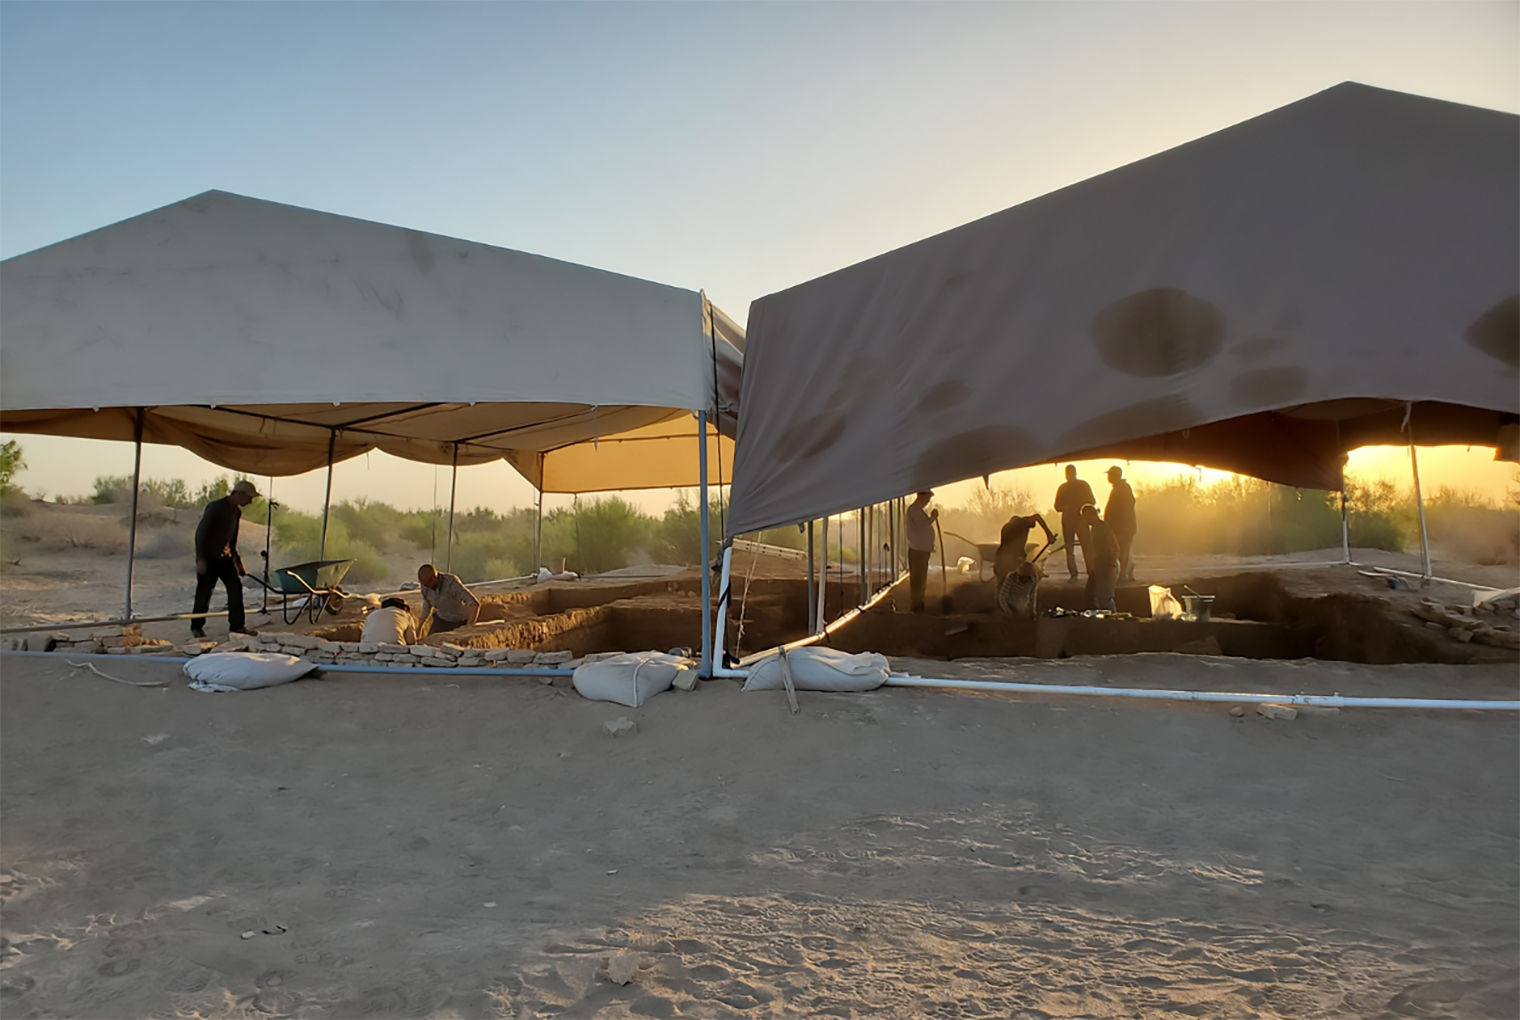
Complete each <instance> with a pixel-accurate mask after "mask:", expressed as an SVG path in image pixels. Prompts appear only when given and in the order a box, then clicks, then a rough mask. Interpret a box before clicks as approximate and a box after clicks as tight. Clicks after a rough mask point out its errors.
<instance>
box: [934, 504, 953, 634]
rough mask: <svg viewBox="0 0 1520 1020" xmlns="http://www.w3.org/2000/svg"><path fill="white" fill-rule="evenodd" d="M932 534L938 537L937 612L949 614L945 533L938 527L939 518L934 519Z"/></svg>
mask: <svg viewBox="0 0 1520 1020" xmlns="http://www.w3.org/2000/svg"><path fill="white" fill-rule="evenodd" d="M934 533H935V535H937V536H938V537H939V584H940V596H939V611H940V612H941V613H948V612H950V577H949V575H948V574H947V573H946V571H945V532H944V529H943V528H941V527H940V526H939V518H938V517H936V518H934Z"/></svg>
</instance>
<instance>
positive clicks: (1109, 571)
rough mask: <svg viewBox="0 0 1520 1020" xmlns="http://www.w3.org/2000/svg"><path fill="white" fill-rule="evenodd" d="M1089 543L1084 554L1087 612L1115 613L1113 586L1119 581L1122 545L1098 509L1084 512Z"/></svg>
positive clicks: (1083, 509) (1084, 508)
mask: <svg viewBox="0 0 1520 1020" xmlns="http://www.w3.org/2000/svg"><path fill="white" fill-rule="evenodd" d="M1082 521H1083V523H1084V524H1086V525H1087V531H1088V536H1089V541H1088V544H1087V548H1086V549H1084V550H1083V551H1082V558H1083V559H1084V560H1086V561H1087V608H1088V609H1107V610H1109V611H1110V612H1112V611H1113V610H1114V586H1115V585H1116V584H1117V583H1118V580H1119V542H1118V540H1117V539H1116V538H1115V537H1114V529H1113V528H1111V527H1110V526H1109V525H1108V524H1106V523H1105V522H1104V521H1103V519H1102V518H1101V517H1099V516H1098V508H1097V507H1095V506H1093V505H1092V504H1090V503H1089V504H1088V505H1087V506H1084V507H1083V508H1082Z"/></svg>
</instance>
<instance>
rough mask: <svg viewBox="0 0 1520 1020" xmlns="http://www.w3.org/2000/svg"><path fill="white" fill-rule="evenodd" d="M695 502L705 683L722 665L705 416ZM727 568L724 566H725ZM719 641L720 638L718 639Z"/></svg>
mask: <svg viewBox="0 0 1520 1020" xmlns="http://www.w3.org/2000/svg"><path fill="white" fill-rule="evenodd" d="M697 476H698V482H697V498H698V499H699V500H700V501H701V503H702V506H701V508H700V509H699V510H698V512H697V519H698V521H699V522H700V527H699V532H700V536H701V537H700V541H701V543H702V553H701V556H700V557H699V559H698V562H699V563H700V564H701V565H702V669H701V676H702V677H703V678H704V679H705V678H707V677H711V676H712V675H713V668H714V667H716V666H720V665H722V662H721V661H719V659H718V658H717V657H718V656H721V655H722V654H723V647H722V645H721V644H720V645H717V646H716V647H715V646H714V645H713V633H712V625H713V624H712V564H711V563H709V562H708V560H707V551H708V549H709V548H711V546H710V545H709V543H710V541H711V528H712V522H711V521H710V520H708V509H707V412H706V411H698V412H697ZM726 565H727V564H726V563H725V566H726ZM727 581H728V574H727V571H726V570H725V572H724V576H723V582H724V584H725V585H726V584H727ZM718 612H719V615H718V633H719V634H720V635H721V634H722V633H723V613H724V607H721V606H720V607H719V610H718ZM720 640H721V637H720Z"/></svg>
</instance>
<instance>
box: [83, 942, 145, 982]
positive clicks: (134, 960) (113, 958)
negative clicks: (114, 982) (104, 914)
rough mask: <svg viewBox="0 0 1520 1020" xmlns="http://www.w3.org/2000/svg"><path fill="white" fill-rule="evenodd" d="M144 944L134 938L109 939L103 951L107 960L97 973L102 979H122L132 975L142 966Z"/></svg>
mask: <svg viewBox="0 0 1520 1020" xmlns="http://www.w3.org/2000/svg"><path fill="white" fill-rule="evenodd" d="M143 948H144V947H143V944H142V943H141V942H139V941H138V940H137V939H133V938H112V939H107V940H106V944H105V948H104V949H102V950H101V952H102V954H103V955H104V956H105V958H106V962H105V963H102V964H101V965H100V966H99V967H97V968H96V969H95V973H97V974H99V975H100V976H101V977H111V978H114V977H122V976H124V975H126V974H130V973H132V972H133V971H134V970H137V968H139V967H141V966H142V955H143Z"/></svg>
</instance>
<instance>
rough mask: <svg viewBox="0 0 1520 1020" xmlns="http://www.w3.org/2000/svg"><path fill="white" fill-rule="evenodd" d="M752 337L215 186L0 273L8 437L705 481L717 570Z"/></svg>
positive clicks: (622, 290)
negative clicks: (722, 488)
mask: <svg viewBox="0 0 1520 1020" xmlns="http://www.w3.org/2000/svg"><path fill="white" fill-rule="evenodd" d="M743 342H744V340H743V331H742V330H740V329H739V328H738V327H737V326H736V325H735V324H734V323H733V321H732V320H730V319H729V318H728V317H727V316H725V315H724V314H723V313H722V312H720V311H719V310H718V309H716V308H715V307H713V305H712V304H711V303H710V302H709V301H708V300H707V299H706V297H705V295H703V294H701V293H700V292H697V291H691V290H682V289H680V288H676V287H670V286H666V285H663V284H658V283H651V282H649V281H646V280H639V279H634V278H632V277H628V276H622V275H619V274H616V273H609V272H604V271H601V270H596V269H590V268H587V267H585V266H579V265H574V264H572V263H567V262H560V261H557V260H555V259H549V258H544V257H542V256H537V255H528V254H524V253H522V252H516V251H508V250H506V249H502V248H495V247H491V246H489V245H484V244H476V243H472V242H468V241H461V240H456V239H453V238H448V237H441V236H438V235H434V234H425V233H421V232H418V231H415V230H407V229H403V228H400V227H393V226H386V225H383V224H378V223H371V222H367V221H363V220H357V219H352V218H349V217H344V216H336V215H332V214H329V213H322V212H314V211H312V210H308V209H300V208H296V207H293V206H287V205H280V204H277V203H273V202H265V201H260V200H257V199H251V198H245V197H242V196H239V195H231V194H227V193H225V192H220V191H209V192H206V193H205V194H202V195H198V196H196V197H194V198H191V199H187V200H185V201H183V202H178V203H175V204H174V205H170V206H166V207H164V208H162V209H158V210H155V211H153V212H150V213H146V214H144V215H142V216H138V217H134V218H132V219H129V220H125V221H123V222H121V223H117V224H114V225H112V226H109V227H105V228H102V229H100V230H96V231H93V232H91V233H88V234H84V235H82V236H80V237H76V238H73V239H70V240H67V241H63V242H60V243H58V244H54V245H51V246H49V247H46V248H41V249H38V250H37V251H33V252H30V253H27V254H25V255H19V256H16V257H15V258H11V259H7V260H5V261H4V262H3V263H0V431H11V432H28V433H43V434H50V435H64V436H77V437H84V438H93V439H120V440H135V441H137V442H138V443H139V444H140V443H141V442H152V443H167V444H173V445H178V446H183V447H185V448H187V449H190V450H192V451H193V452H195V453H197V454H199V455H200V456H202V457H204V458H206V459H207V460H210V461H212V462H214V463H217V464H221V465H222V466H224V467H228V468H231V469H233V470H236V471H242V472H246V473H249V474H254V475H289V474H297V473H301V472H305V471H309V470H311V469H313V468H316V467H321V466H323V465H326V466H327V467H328V469H329V492H330V489H331V465H332V464H333V463H334V462H335V461H341V460H343V459H346V458H349V457H353V456H356V455H358V454H360V453H363V452H365V451H368V450H371V449H380V450H384V451H386V452H388V453H392V454H395V455H396V456H400V457H405V458H408V459H412V460H419V461H425V462H429V463H435V464H451V465H454V466H455V467H456V468H457V466H458V465H460V464H480V463H485V462H488V461H491V460H496V459H505V460H506V461H508V462H509V463H510V464H512V465H513V466H514V467H515V468H516V469H517V470H518V471H519V472H521V473H522V474H523V475H524V476H525V477H526V478H527V479H528V480H529V481H530V482H532V483H533V484H534V485H535V486H536V487H538V488H539V491H540V492H543V491H550V492H561V493H579V492H588V491H599V490H606V489H613V488H620V489H626V488H662V487H670V486H687V485H697V486H700V487H701V489H702V490H703V495H702V499H701V507H700V510H701V518H702V521H701V523H702V541H703V548H704V553H703V558H704V559H705V557H706V553H705V548H706V540H707V527H708V520H707V505H708V504H707V498H706V488H707V485H708V483H709V481H710V480H716V481H719V482H721V481H722V480H723V478H722V468H723V466H725V465H728V464H731V463H732V456H731V453H730V450H731V437H732V435H733V433H734V427H735V420H736V415H737V396H738V390H739V374H740V365H741V361H742V351H743ZM139 451H140V446H139ZM714 465H715V466H716V467H717V468H718V471H717V473H716V474H715V473H714V472H713V471H712V470H711V466H714ZM134 488H135V487H134ZM540 506H541V504H540ZM135 517H136V515H135V512H134V515H133V520H134V522H135ZM451 520H452V513H451ZM325 539H326V528H325V525H324V529H323V543H324V549H325ZM129 548H130V543H129ZM707 581H708V575H707V572H706V571H704V572H703V583H704V586H705V585H706V583H707ZM126 615H127V616H130V615H131V566H130V556H129V565H128V577H127V609H126ZM709 637H710V635H709V633H708V621H707V620H705V619H704V623H703V642H704V652H705V648H706V644H707V641H708V640H709ZM704 658H705V656H704Z"/></svg>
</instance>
